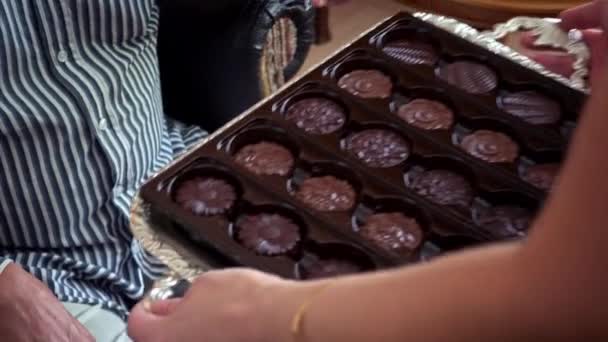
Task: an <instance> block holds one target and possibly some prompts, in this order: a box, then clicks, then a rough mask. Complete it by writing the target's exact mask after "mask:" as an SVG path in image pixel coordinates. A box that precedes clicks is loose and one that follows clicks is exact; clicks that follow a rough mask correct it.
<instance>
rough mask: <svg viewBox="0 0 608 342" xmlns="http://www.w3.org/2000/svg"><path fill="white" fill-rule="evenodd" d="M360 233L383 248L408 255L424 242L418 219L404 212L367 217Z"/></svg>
mask: <svg viewBox="0 0 608 342" xmlns="http://www.w3.org/2000/svg"><path fill="white" fill-rule="evenodd" d="M359 234H361V236H363V237H364V238H365V239H367V240H369V241H370V242H371V243H373V244H375V245H376V246H378V247H380V248H382V249H383V250H385V251H387V252H391V253H395V254H398V255H408V254H410V253H411V252H412V251H413V250H415V249H416V248H418V247H419V246H420V245H421V244H422V238H423V233H422V228H421V227H420V225H419V224H418V222H417V221H416V219H414V218H411V217H407V216H405V215H403V214H402V213H381V214H374V215H371V216H369V217H368V218H367V220H366V222H365V224H364V225H363V226H362V227H361V229H360V231H359Z"/></svg>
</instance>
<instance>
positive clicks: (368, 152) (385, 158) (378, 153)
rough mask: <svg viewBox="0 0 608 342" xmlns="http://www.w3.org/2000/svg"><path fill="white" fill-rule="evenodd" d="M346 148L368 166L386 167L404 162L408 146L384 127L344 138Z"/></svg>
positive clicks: (407, 153)
mask: <svg viewBox="0 0 608 342" xmlns="http://www.w3.org/2000/svg"><path fill="white" fill-rule="evenodd" d="M346 150H347V151H348V152H350V153H351V154H352V155H354V156H355V157H357V158H358V159H359V160H360V161H361V162H363V163H364V164H365V165H367V166H370V167H377V168H387V167H393V166H396V165H399V164H401V163H402V162H404V161H405V160H406V159H407V158H408V157H409V155H410V147H409V144H408V143H407V141H405V140H404V139H403V138H402V137H401V136H400V135H399V134H397V133H395V132H392V131H389V130H384V129H367V130H364V131H361V132H358V133H354V134H351V135H349V136H348V137H347V138H346Z"/></svg>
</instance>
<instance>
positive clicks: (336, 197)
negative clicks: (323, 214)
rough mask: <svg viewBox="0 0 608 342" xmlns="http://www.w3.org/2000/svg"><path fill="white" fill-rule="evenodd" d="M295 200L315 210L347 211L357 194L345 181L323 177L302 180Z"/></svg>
mask: <svg viewBox="0 0 608 342" xmlns="http://www.w3.org/2000/svg"><path fill="white" fill-rule="evenodd" d="M296 198H297V199H298V200H300V201H301V202H302V203H304V204H305V205H307V206H309V207H311V208H313V209H315V210H319V211H348V210H350V209H352V208H353V207H354V205H355V200H356V198H357V194H356V193H355V190H354V189H353V187H352V186H351V185H350V184H349V183H348V182H347V181H344V180H340V179H338V178H336V177H333V176H323V177H312V178H308V179H306V180H304V181H303V182H302V184H300V186H299V189H298V191H297V193H296Z"/></svg>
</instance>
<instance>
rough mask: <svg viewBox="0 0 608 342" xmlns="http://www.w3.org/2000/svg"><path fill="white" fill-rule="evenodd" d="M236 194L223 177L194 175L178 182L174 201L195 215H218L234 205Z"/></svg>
mask: <svg viewBox="0 0 608 342" xmlns="http://www.w3.org/2000/svg"><path fill="white" fill-rule="evenodd" d="M236 198H237V194H236V191H235V189H234V187H233V186H232V185H230V184H229V183H228V182H226V181H225V180H223V179H219V178H210V177H195V178H192V179H188V180H186V181H184V182H182V183H181V184H179V186H178V188H177V190H176V193H175V201H176V202H177V203H178V204H179V205H181V206H182V207H183V208H185V209H188V210H190V211H191V212H192V213H193V214H195V215H200V216H203V215H204V216H211V215H220V214H223V213H225V212H226V211H228V210H229V209H230V208H232V206H233V205H234V202H235V201H236Z"/></svg>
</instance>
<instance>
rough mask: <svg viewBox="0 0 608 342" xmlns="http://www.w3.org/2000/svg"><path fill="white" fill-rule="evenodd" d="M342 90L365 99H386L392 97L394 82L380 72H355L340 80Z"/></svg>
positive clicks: (339, 84)
mask: <svg viewBox="0 0 608 342" xmlns="http://www.w3.org/2000/svg"><path fill="white" fill-rule="evenodd" d="M338 86H340V88H342V89H344V90H346V91H348V92H349V93H351V94H353V95H355V96H358V97H361V98H364V99H386V98H388V97H389V96H391V92H392V90H393V82H392V81H391V78H390V77H389V76H387V75H385V74H384V73H383V72H382V71H379V70H355V71H352V72H350V73H348V74H346V75H344V76H342V78H340V80H339V81H338Z"/></svg>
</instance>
